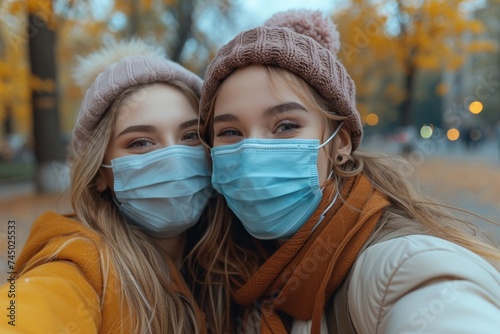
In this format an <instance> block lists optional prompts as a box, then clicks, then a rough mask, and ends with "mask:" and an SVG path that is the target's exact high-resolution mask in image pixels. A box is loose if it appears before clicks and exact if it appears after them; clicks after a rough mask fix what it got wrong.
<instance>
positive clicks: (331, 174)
mask: <svg viewBox="0 0 500 334" xmlns="http://www.w3.org/2000/svg"><path fill="white" fill-rule="evenodd" d="M342 125H344V122H341V123H340V124H339V126H338V127H337V128H336V129H335V131H333V134H332V135H331V136H330V138H328V139H327V140H326V141H325V142H324V143H323V144H321V145H319V146H318V149H320V148H322V147H324V146H325V145H327V144H328V143H329V142H330V141H331V140H332V139H333V138H335V136H336V135H337V133H339V131H340V128H341V127H342ZM328 159H329V160H330V162H332V163H333V161H332V159H331V157H330V156H328ZM332 176H333V169H332V170H331V171H330V174H328V177H327V178H326V181H328V180H330V179H331V177H332Z"/></svg>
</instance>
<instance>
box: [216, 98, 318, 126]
mask: <svg viewBox="0 0 500 334" xmlns="http://www.w3.org/2000/svg"><path fill="white" fill-rule="evenodd" d="M292 110H301V111H305V112H308V111H307V109H306V107H304V106H303V105H301V104H300V103H297V102H286V103H282V104H278V105H276V106H272V107H270V108H268V109H267V110H266V111H265V112H264V116H266V117H269V116H272V115H276V114H282V113H285V112H287V111H292ZM234 121H239V117H238V116H236V115H233V114H222V115H218V116H215V117H214V120H213V124H215V123H219V122H234Z"/></svg>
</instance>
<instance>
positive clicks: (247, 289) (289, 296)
mask: <svg viewBox="0 0 500 334" xmlns="http://www.w3.org/2000/svg"><path fill="white" fill-rule="evenodd" d="M335 189H336V188H335V186H334V185H328V186H327V187H325V189H324V190H323V194H324V196H323V199H322V201H321V203H320V204H319V206H318V209H316V211H315V212H314V213H313V215H312V216H311V217H310V218H309V220H308V221H307V222H306V223H305V224H304V226H303V227H302V228H301V229H300V230H299V231H298V232H297V233H296V234H295V235H294V236H293V237H292V238H291V239H290V240H288V241H287V242H286V243H285V244H283V245H282V246H281V247H280V248H279V249H278V250H277V251H276V252H275V253H274V254H273V255H272V256H271V257H270V258H269V259H268V260H267V261H266V262H265V263H264V264H263V265H262V266H261V267H260V268H259V269H258V270H257V272H256V273H255V274H254V275H253V276H252V277H251V278H250V279H249V280H248V282H247V283H246V284H245V285H243V286H242V287H241V288H240V289H239V290H238V291H236V293H235V296H234V298H235V300H236V301H237V302H238V303H239V304H241V305H251V304H255V303H258V305H259V306H260V312H261V318H262V320H261V324H260V327H261V333H262V334H267V333H286V332H287V330H286V326H285V324H284V323H283V321H282V319H281V318H280V316H279V314H278V312H276V311H282V312H284V313H286V314H288V315H289V316H291V317H293V318H296V319H300V320H311V319H312V327H311V333H319V332H320V322H321V317H322V315H323V312H324V305H325V303H326V301H327V300H329V299H330V297H331V296H332V295H333V293H334V292H335V290H336V289H337V288H338V287H339V285H340V284H341V283H342V281H343V279H344V278H345V276H346V275H347V273H348V272H349V269H350V268H351V266H352V265H353V263H354V260H355V258H356V256H357V255H358V253H359V251H360V249H361V247H362V246H363V244H364V243H365V241H366V240H367V239H368V237H369V236H370V234H371V233H372V231H373V230H374V228H375V225H376V223H377V222H378V220H379V218H380V216H381V214H382V211H383V209H384V208H385V207H387V206H388V205H389V202H388V201H387V199H386V197H385V196H384V195H383V194H381V193H380V192H379V191H377V190H376V189H374V188H373V186H372V183H371V182H370V180H369V179H368V178H367V177H366V176H356V177H352V178H350V179H349V180H348V181H347V182H346V184H345V185H344V186H343V188H342V191H341V193H340V195H339V197H338V198H337V200H336V202H335V204H334V205H333V207H331V208H330V209H329V210H328V211H327V213H326V214H325V217H324V219H323V221H322V223H321V224H319V225H318V226H317V227H316V228H315V226H316V225H317V223H318V221H319V219H320V217H321V215H322V214H323V212H324V211H325V210H326V209H327V207H328V206H329V205H330V204H331V202H332V200H333V199H334V197H335V193H336V191H335Z"/></svg>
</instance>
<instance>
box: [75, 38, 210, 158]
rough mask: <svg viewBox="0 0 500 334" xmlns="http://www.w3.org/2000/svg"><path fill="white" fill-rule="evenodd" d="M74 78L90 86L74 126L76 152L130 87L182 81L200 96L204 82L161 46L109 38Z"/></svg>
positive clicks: (80, 63)
mask: <svg viewBox="0 0 500 334" xmlns="http://www.w3.org/2000/svg"><path fill="white" fill-rule="evenodd" d="M74 79H75V81H76V82H77V83H78V84H79V85H80V86H81V87H82V88H84V89H85V88H87V87H88V89H87V90H86V92H85V96H84V98H83V101H82V104H81V106H80V110H79V112H78V116H77V120H76V124H75V127H74V129H73V136H72V142H71V146H72V148H73V153H74V154H78V151H79V150H80V149H81V147H82V146H83V144H84V143H85V142H86V141H87V140H88V139H89V138H90V136H91V134H92V131H93V129H94V128H95V127H96V125H97V123H98V122H99V121H100V120H101V118H102V116H103V115H104V113H105V112H106V110H107V109H108V108H109V106H110V105H111V104H112V103H113V101H114V100H115V99H116V98H117V97H118V96H119V95H120V94H121V93H122V92H123V91H125V90H126V89H127V88H130V87H132V86H136V85H141V84H151V83H169V82H172V81H181V82H184V83H185V84H186V85H187V86H188V87H190V88H191V89H193V91H194V92H195V93H196V95H197V96H198V97H199V96H200V93H201V86H202V80H201V78H200V77H198V76H197V75H196V74H194V73H192V72H190V71H188V70H187V69H185V68H184V67H182V66H181V65H179V64H177V63H175V62H172V61H170V60H168V59H166V58H165V53H164V51H163V50H162V48H161V47H159V46H155V45H150V44H147V43H145V42H144V41H141V40H137V39H135V40H130V41H121V42H115V41H112V42H109V43H108V44H106V45H105V46H104V47H103V48H102V49H101V50H99V51H97V52H95V53H93V54H91V55H90V56H88V57H86V58H81V59H80V62H79V65H78V67H77V69H76V70H75V72H74ZM89 85H90V87H89Z"/></svg>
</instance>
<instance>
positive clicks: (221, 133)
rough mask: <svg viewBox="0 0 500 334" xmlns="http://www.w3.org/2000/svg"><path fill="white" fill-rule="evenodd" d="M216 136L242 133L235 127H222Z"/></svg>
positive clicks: (232, 135) (230, 135) (233, 135)
mask: <svg viewBox="0 0 500 334" xmlns="http://www.w3.org/2000/svg"><path fill="white" fill-rule="evenodd" d="M216 136H217V137H241V136H242V134H241V132H239V131H238V130H236V129H224V130H221V131H218V132H217V135H216Z"/></svg>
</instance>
